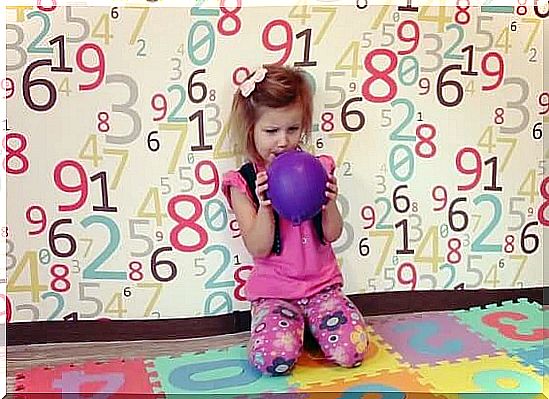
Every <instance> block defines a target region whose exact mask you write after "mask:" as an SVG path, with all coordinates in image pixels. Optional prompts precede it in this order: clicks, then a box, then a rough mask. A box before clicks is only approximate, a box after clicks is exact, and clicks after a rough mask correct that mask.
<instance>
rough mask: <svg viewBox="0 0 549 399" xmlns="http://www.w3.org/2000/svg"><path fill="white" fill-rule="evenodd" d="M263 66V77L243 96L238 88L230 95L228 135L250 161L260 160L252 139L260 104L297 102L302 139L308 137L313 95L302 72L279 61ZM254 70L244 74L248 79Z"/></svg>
mask: <svg viewBox="0 0 549 399" xmlns="http://www.w3.org/2000/svg"><path fill="white" fill-rule="evenodd" d="M263 67H264V68H265V69H266V70H267V74H266V75H265V78H264V79H263V80H262V81H261V82H256V83H255V89H254V90H253V91H252V93H251V94H250V95H249V96H248V97H244V96H243V95H242V93H241V92H240V89H238V90H237V91H236V93H235V94H234V96H233V104H232V108H231V115H230V118H229V131H228V133H229V136H230V138H231V139H232V141H233V143H234V144H235V147H236V148H235V149H236V151H237V152H238V153H239V154H242V155H244V156H246V157H247V158H248V159H249V160H251V161H255V162H257V161H260V159H261V157H260V155H259V153H258V152H257V149H256V146H255V140H254V127H255V122H256V121H257V119H258V117H259V108H260V107H269V108H281V107H286V106H289V105H292V104H298V105H300V106H301V109H302V118H303V120H302V121H301V126H302V134H303V138H302V140H303V141H304V142H305V143H306V142H308V141H309V139H310V137H311V126H312V117H313V116H312V115H313V95H312V89H311V87H310V84H309V82H308V81H307V77H306V75H305V72H303V71H301V70H299V69H294V68H292V67H288V66H283V65H272V64H271V65H263ZM253 74H254V73H252V74H250V75H248V76H247V77H246V79H245V80H248V79H249V78H250V77H251V76H253Z"/></svg>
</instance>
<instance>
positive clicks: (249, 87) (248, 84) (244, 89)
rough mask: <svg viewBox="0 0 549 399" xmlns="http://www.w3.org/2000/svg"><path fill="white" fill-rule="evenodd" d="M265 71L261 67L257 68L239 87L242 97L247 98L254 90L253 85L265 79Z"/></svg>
mask: <svg viewBox="0 0 549 399" xmlns="http://www.w3.org/2000/svg"><path fill="white" fill-rule="evenodd" d="M265 75H267V70H266V69H265V68H263V67H261V68H259V69H258V70H257V71H255V73H254V74H253V75H252V76H251V77H250V78H249V79H247V80H245V81H244V82H243V83H242V84H241V85H240V92H241V93H242V95H243V96H244V97H248V96H249V95H250V94H251V93H252V91H254V89H255V84H256V83H259V82H261V81H262V80H263V79H265Z"/></svg>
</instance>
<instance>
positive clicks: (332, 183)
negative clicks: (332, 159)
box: [322, 174, 338, 210]
mask: <svg viewBox="0 0 549 399" xmlns="http://www.w3.org/2000/svg"><path fill="white" fill-rule="evenodd" d="M337 193H338V186H337V178H336V177H335V176H334V175H332V174H330V175H328V182H327V183H326V197H328V202H327V203H326V205H323V206H322V210H324V209H326V207H327V206H328V205H330V203H332V202H335V200H336V198H337Z"/></svg>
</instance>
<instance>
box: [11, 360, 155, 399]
mask: <svg viewBox="0 0 549 399" xmlns="http://www.w3.org/2000/svg"><path fill="white" fill-rule="evenodd" d="M15 392H16V393H39V392H42V393H43V392H50V394H49V396H48V397H49V398H56V397H59V398H61V397H64V396H63V394H65V395H66V394H68V393H72V394H77V393H88V394H89V393H93V394H105V393H110V394H118V395H119V394H130V393H133V394H135V393H139V394H143V395H146V394H150V395H151V397H158V395H155V394H154V392H153V390H152V387H151V385H150V383H149V376H148V373H147V371H146V369H145V365H144V362H143V359H132V360H124V359H121V360H116V361H109V362H89V363H83V364H79V365H71V364H64V365H61V366H57V367H35V368H32V369H29V370H28V371H25V372H23V373H19V374H17V375H16V384H15ZM55 393H57V394H58V395H55ZM33 397H35V395H33ZM96 397H101V398H103V397H106V396H101V395H99V396H96Z"/></svg>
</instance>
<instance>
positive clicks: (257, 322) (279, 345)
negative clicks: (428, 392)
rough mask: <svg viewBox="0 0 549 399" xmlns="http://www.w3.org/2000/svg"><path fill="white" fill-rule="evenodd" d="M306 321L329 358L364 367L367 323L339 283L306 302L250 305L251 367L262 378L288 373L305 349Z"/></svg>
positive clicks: (257, 303)
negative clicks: (261, 375) (260, 373)
mask: <svg viewBox="0 0 549 399" xmlns="http://www.w3.org/2000/svg"><path fill="white" fill-rule="evenodd" d="M305 323H307V324H308V326H309V328H310V331H311V334H312V335H313V336H314V338H315V339H316V340H317V342H318V344H319V345H320V348H321V349H322V351H323V352H324V355H325V356H326V358H327V359H329V360H332V361H334V362H335V363H337V364H339V365H340V366H343V367H356V366H359V365H360V364H361V363H362V360H363V359H364V356H365V354H366V348H367V346H368V337H367V335H366V331H365V329H366V325H365V323H364V319H363V318H362V315H361V314H360V311H359V310H358V309H357V308H356V307H355V305H354V304H353V303H352V302H351V301H350V300H349V299H348V298H347V297H346V296H345V294H343V292H342V291H341V286H339V285H335V286H331V287H328V288H326V289H324V290H323V291H321V292H319V293H318V294H316V295H313V296H311V297H308V298H302V299H296V300H283V299H270V298H269V299H259V300H257V301H253V302H252V327H251V338H250V342H249V344H248V358H249V361H250V363H251V364H252V365H253V366H254V367H256V368H257V369H258V370H259V371H261V372H262V373H264V374H268V375H273V376H276V375H284V374H287V373H289V372H290V370H291V369H292V368H293V366H294V364H295V363H296V362H297V359H298V357H299V355H300V354H301V351H302V348H303V333H304V329H305Z"/></svg>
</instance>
